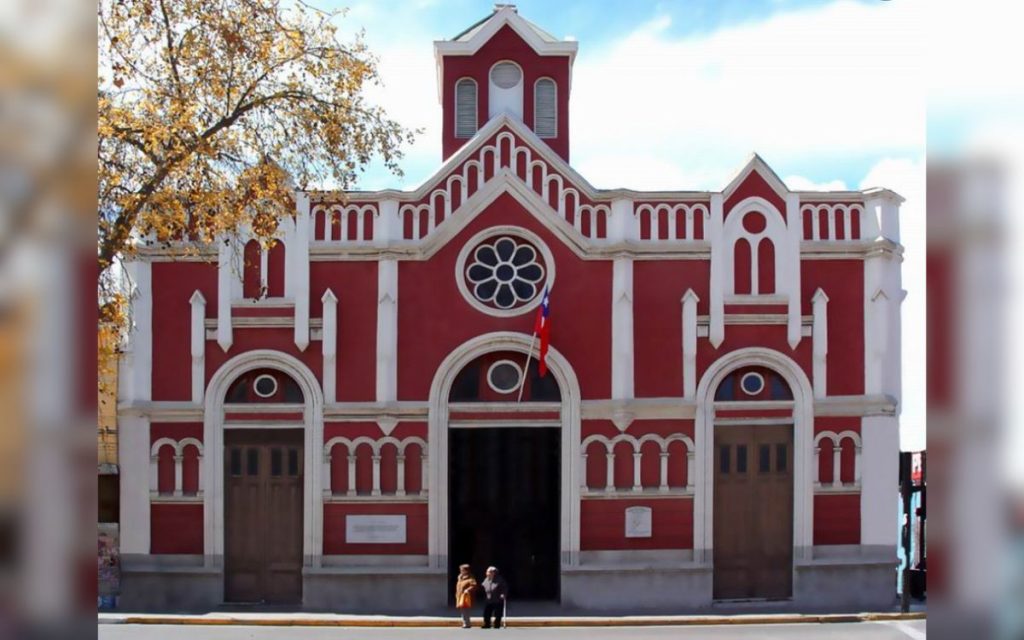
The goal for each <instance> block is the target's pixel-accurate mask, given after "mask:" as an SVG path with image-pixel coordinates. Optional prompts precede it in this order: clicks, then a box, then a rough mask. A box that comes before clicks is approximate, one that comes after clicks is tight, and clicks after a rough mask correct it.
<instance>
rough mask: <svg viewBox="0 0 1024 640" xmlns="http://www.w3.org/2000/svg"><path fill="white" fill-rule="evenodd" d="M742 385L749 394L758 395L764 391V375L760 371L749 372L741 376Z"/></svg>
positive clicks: (744, 391)
mask: <svg viewBox="0 0 1024 640" xmlns="http://www.w3.org/2000/svg"><path fill="white" fill-rule="evenodd" d="M740 387H741V388H742V389H743V393H745V394H747V395H748V396H756V395H757V394H759V393H761V392H762V391H764V376H762V375H761V374H760V373H748V374H746V375H744V376H743V377H742V378H740Z"/></svg>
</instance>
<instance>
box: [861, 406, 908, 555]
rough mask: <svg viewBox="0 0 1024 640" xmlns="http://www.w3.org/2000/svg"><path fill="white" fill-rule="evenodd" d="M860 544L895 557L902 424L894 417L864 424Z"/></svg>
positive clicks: (878, 418)
mask: <svg viewBox="0 0 1024 640" xmlns="http://www.w3.org/2000/svg"><path fill="white" fill-rule="evenodd" d="M861 440H862V446H863V449H862V461H861V464H862V467H863V469H862V473H863V477H862V479H861V491H860V543H861V544H862V545H864V546H876V547H879V551H880V552H884V553H885V554H886V555H887V556H888V555H891V556H892V557H893V558H895V557H896V544H897V540H898V531H899V527H898V525H897V516H896V513H897V511H896V505H897V504H898V503H897V501H898V500H899V450H900V438H899V422H898V420H897V418H895V417H892V416H871V417H865V418H863V419H862V420H861Z"/></svg>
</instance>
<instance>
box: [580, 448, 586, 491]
mask: <svg viewBox="0 0 1024 640" xmlns="http://www.w3.org/2000/svg"><path fill="white" fill-rule="evenodd" d="M579 475H580V493H585V492H586V491H587V488H588V487H587V452H586V451H584V452H583V453H581V454H580V474H579Z"/></svg>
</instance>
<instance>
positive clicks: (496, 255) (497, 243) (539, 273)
mask: <svg viewBox="0 0 1024 640" xmlns="http://www.w3.org/2000/svg"><path fill="white" fill-rule="evenodd" d="M544 275H545V269H544V264H543V258H541V256H540V253H539V252H538V251H537V249H536V248H535V247H534V246H533V245H531V244H530V243H528V242H526V241H525V240H523V239H521V238H516V237H513V236H502V237H499V238H497V239H491V240H488V241H486V242H485V243H483V244H481V245H480V246H478V247H477V248H476V249H475V250H473V252H472V253H471V254H470V256H469V260H467V266H466V285H467V288H468V289H469V292H470V293H471V294H472V296H473V297H474V298H476V300H478V301H479V302H481V303H483V304H484V305H485V306H488V307H491V308H494V309H501V310H509V309H514V308H516V307H519V306H522V305H524V304H527V303H529V302H530V301H532V300H534V299H536V298H537V296H538V295H539V294H540V293H541V291H542V290H543V287H544V285H543V281H544Z"/></svg>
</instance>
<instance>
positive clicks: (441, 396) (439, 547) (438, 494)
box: [427, 331, 580, 569]
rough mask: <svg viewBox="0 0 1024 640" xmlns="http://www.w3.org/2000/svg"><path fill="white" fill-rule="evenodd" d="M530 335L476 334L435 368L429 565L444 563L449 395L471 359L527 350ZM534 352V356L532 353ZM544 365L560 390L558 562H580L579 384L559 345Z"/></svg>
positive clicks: (444, 566)
mask: <svg viewBox="0 0 1024 640" xmlns="http://www.w3.org/2000/svg"><path fill="white" fill-rule="evenodd" d="M530 345H531V339H530V336H528V335H525V334H521V333H514V332H511V331H501V332H495V333H488V334H484V335H481V336H477V337H476V338H473V339H472V340H469V341H468V342H465V343H463V344H462V345H460V346H459V347H457V348H456V349H455V350H454V351H452V352H451V353H450V354H449V355H448V357H447V358H445V359H444V362H442V363H441V365H440V366H439V367H438V369H437V373H436V374H435V375H434V380H433V383H432V384H431V386H430V411H429V418H428V420H427V431H428V436H427V444H428V446H429V449H430V450H429V453H428V459H429V460H430V474H429V481H428V482H427V486H428V487H429V496H430V499H429V501H428V505H429V506H428V514H429V515H428V521H429V527H430V537H429V541H428V551H429V555H430V566H431V567H434V568H437V569H447V567H448V410H449V407H448V394H449V392H450V391H451V387H452V383H453V382H454V380H455V376H456V375H458V373H459V372H460V371H461V370H462V368H463V367H464V366H465V365H466V364H468V363H469V362H471V361H472V360H473V359H474V358H476V357H478V356H480V355H483V354H485V353H489V352H492V351H515V352H517V353H522V354H524V355H525V354H526V353H527V352H528V350H529V349H530ZM534 355H536V354H534ZM547 362H548V369H549V370H550V371H551V373H552V375H554V376H555V380H556V381H557V382H558V385H559V388H560V389H561V392H562V408H561V417H562V473H561V476H562V491H561V498H562V504H561V513H562V531H561V550H562V566H563V567H565V566H575V565H577V564H579V548H580V547H579V545H580V531H579V526H580V513H579V508H580V507H579V502H580V499H579V498H580V495H579V494H580V492H579V482H578V477H579V476H578V474H579V471H578V468H577V465H578V464H579V451H580V387H579V382H578V381H577V379H576V374H575V372H574V371H573V370H572V367H571V366H570V364H569V362H568V360H566V359H565V356H563V355H562V354H561V353H560V352H559V351H558V350H557V349H555V348H553V347H551V348H550V349H549V351H548V359H547Z"/></svg>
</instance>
